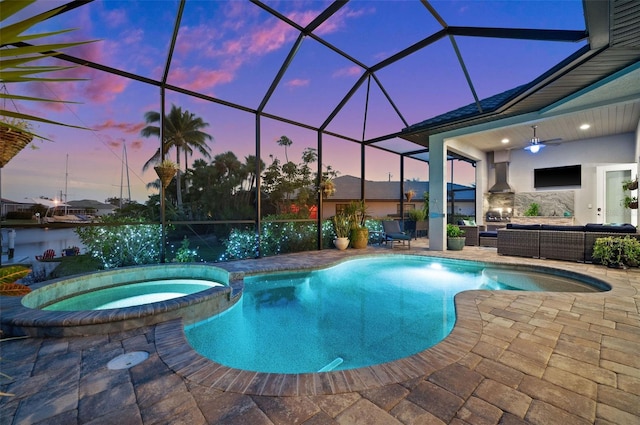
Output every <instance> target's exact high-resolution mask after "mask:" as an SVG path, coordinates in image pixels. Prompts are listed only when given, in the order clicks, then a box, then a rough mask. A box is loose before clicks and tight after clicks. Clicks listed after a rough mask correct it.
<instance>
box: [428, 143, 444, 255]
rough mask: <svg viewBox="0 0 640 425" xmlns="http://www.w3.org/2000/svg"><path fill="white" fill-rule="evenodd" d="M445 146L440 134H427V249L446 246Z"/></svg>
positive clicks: (437, 248) (441, 249)
mask: <svg viewBox="0 0 640 425" xmlns="http://www.w3.org/2000/svg"><path fill="white" fill-rule="evenodd" d="M446 174H447V147H446V144H445V142H444V138H443V137H442V136H438V135H435V136H429V250H431V251H444V250H445V249H446V247H447V230H446V229H447V215H446V212H447V175H446Z"/></svg>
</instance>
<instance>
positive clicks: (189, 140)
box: [140, 105, 213, 209]
mask: <svg viewBox="0 0 640 425" xmlns="http://www.w3.org/2000/svg"><path fill="white" fill-rule="evenodd" d="M144 119H145V122H146V123H147V124H149V125H147V126H146V127H145V128H143V129H142V130H141V131H140V134H141V135H142V136H143V137H153V136H155V137H160V126H159V125H154V124H158V123H160V113H159V112H156V111H149V112H147V113H145V114H144ZM208 126H209V123H207V122H204V121H203V120H202V118H200V117H196V116H195V115H194V114H192V113H191V112H189V111H187V110H185V111H183V110H182V108H180V107H176V106H175V105H171V110H170V111H169V114H168V115H166V116H165V119H164V140H163V141H162V151H161V150H160V148H158V149H157V150H156V152H155V153H154V154H153V156H152V157H151V158H149V160H148V161H147V162H146V163H145V164H144V165H143V166H142V171H146V170H147V169H148V168H149V167H150V166H152V165H156V164H159V163H160V161H161V159H162V157H163V156H164V155H166V154H167V153H168V152H169V151H170V150H171V149H172V148H175V149H176V164H177V165H178V172H177V173H176V199H177V201H176V202H177V206H178V209H181V208H182V184H181V177H180V175H181V174H182V173H181V167H180V157H181V155H180V154H181V153H184V155H185V171H186V167H187V161H186V157H187V155H188V154H192V153H193V151H194V150H196V151H198V152H200V154H201V155H202V156H203V157H205V158H211V154H210V153H209V152H210V151H211V148H209V146H208V145H207V140H213V138H212V137H211V135H209V134H207V133H205V132H203V131H202V130H203V129H204V128H206V127H208Z"/></svg>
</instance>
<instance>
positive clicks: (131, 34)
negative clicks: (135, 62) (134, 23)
mask: <svg viewBox="0 0 640 425" xmlns="http://www.w3.org/2000/svg"><path fill="white" fill-rule="evenodd" d="M143 37H144V31H143V30H142V29H140V28H138V29H135V30H132V31H125V32H124V34H123V35H122V37H120V40H121V41H122V42H123V43H124V44H135V45H137V44H139V43H140V42H141V41H142V39H143Z"/></svg>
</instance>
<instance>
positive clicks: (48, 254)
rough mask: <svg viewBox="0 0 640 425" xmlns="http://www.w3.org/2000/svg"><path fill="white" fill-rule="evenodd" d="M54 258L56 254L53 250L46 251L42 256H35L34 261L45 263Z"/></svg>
mask: <svg viewBox="0 0 640 425" xmlns="http://www.w3.org/2000/svg"><path fill="white" fill-rule="evenodd" d="M55 257H56V252H55V251H54V250H53V249H47V250H46V251H45V252H44V253H43V254H42V255H36V260H38V261H45V260H53V259H54V258H55Z"/></svg>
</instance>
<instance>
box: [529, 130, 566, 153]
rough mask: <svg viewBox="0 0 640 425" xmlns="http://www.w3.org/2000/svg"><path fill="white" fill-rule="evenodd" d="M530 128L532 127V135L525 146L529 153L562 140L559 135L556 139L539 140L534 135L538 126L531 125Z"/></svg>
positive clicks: (536, 151)
mask: <svg viewBox="0 0 640 425" xmlns="http://www.w3.org/2000/svg"><path fill="white" fill-rule="evenodd" d="M531 128H533V137H532V138H531V139H529V146H527V147H525V150H528V151H529V152H531V153H538V152H539V151H540V149H542V148H544V147H545V146H547V145H550V144H554V143H558V142H560V141H561V140H562V138H560V137H558V138H556V139H549V140H540V138H539V137H537V136H536V128H538V126H537V125H532V126H531Z"/></svg>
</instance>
